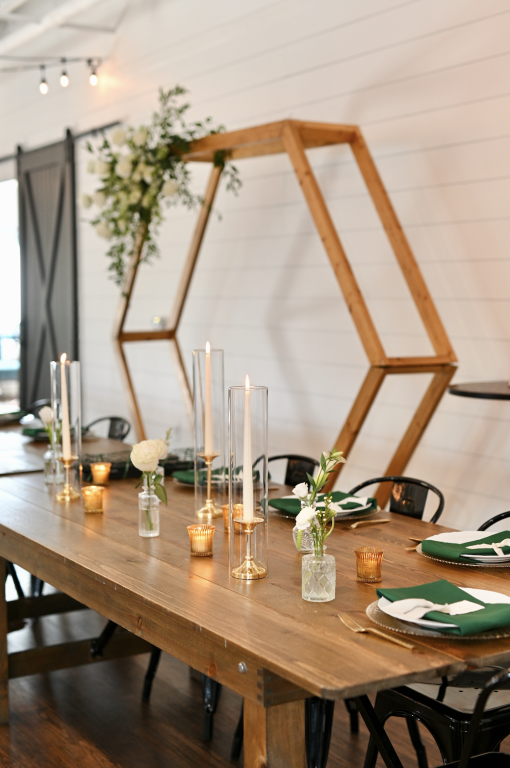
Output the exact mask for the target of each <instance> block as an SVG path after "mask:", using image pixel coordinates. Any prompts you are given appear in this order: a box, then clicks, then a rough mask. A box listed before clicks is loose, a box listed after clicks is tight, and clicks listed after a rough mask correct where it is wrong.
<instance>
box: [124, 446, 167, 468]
mask: <svg viewBox="0 0 510 768" xmlns="http://www.w3.org/2000/svg"><path fill="white" fill-rule="evenodd" d="M161 442H162V441H161V440H142V442H141V443H136V444H135V445H134V446H133V450H132V451H131V456H130V458H131V462H132V463H133V464H134V466H135V467H136V468H137V469H139V470H140V472H154V470H155V469H156V467H157V466H158V462H159V459H160V455H161V445H160V443H161ZM165 448H166V446H165ZM165 455H166V454H165Z"/></svg>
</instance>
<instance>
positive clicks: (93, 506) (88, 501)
mask: <svg viewBox="0 0 510 768" xmlns="http://www.w3.org/2000/svg"><path fill="white" fill-rule="evenodd" d="M81 492H82V493H83V499H84V501H85V512H96V513H97V512H102V511H103V493H104V488H103V486H102V485H87V486H85V488H82V489H81Z"/></svg>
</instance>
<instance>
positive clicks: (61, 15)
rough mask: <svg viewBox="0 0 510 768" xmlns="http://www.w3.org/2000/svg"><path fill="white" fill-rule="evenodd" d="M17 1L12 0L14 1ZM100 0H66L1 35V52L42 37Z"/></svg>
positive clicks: (1, 8)
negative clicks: (12, 30) (36, 19)
mask: <svg viewBox="0 0 510 768" xmlns="http://www.w3.org/2000/svg"><path fill="white" fill-rule="evenodd" d="M15 1H16V0H11V2H12V3H14V2H15ZM98 2H99V0H64V2H63V3H61V4H60V5H59V6H57V7H56V8H54V9H53V10H52V11H50V12H49V13H47V14H46V15H45V16H43V17H42V18H41V19H40V20H39V21H35V22H30V23H28V24H24V25H23V26H21V27H18V29H16V30H15V31H14V32H11V33H9V34H7V35H5V37H1V38H0V54H2V53H7V52H8V51H12V50H14V49H16V48H19V46H21V45H25V44H26V43H29V42H31V41H32V40H34V39H35V38H37V37H40V36H41V35H42V34H44V33H45V32H47V31H48V30H50V29H54V28H55V27H59V26H62V25H64V24H65V23H66V22H67V21H69V19H71V18H73V16H76V15H77V14H78V13H82V12H83V11H86V10H87V9H88V8H90V7H91V6H92V5H95V4H96V3H98ZM20 5H21V3H20ZM0 10H4V8H3V7H2V6H0Z"/></svg>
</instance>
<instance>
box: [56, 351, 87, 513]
mask: <svg viewBox="0 0 510 768" xmlns="http://www.w3.org/2000/svg"><path fill="white" fill-rule="evenodd" d="M50 374H51V410H52V428H53V435H54V436H55V440H54V443H55V444H54V446H53V448H54V450H56V449H57V447H58V451H59V453H58V454H57V458H58V460H59V461H60V462H61V464H62V467H63V474H64V478H63V482H64V487H63V489H62V490H61V491H60V492H59V493H58V494H57V496H56V498H57V500H58V501H66V502H67V501H74V500H78V499H81V493H80V492H79V491H80V488H81V455H82V453H81V380H80V363H79V362H78V361H77V360H74V361H72V360H67V359H66V356H65V355H62V357H61V359H60V361H59V362H55V361H52V362H51V363H50Z"/></svg>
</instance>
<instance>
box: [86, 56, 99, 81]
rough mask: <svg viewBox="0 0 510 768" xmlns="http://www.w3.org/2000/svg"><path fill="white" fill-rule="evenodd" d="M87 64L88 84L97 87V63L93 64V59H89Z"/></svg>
mask: <svg viewBox="0 0 510 768" xmlns="http://www.w3.org/2000/svg"><path fill="white" fill-rule="evenodd" d="M99 63H100V62H99ZM87 64H88V65H89V67H90V76H89V83H90V84H91V85H97V66H98V63H97V61H96V62H94V59H89V60H88V61H87Z"/></svg>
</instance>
